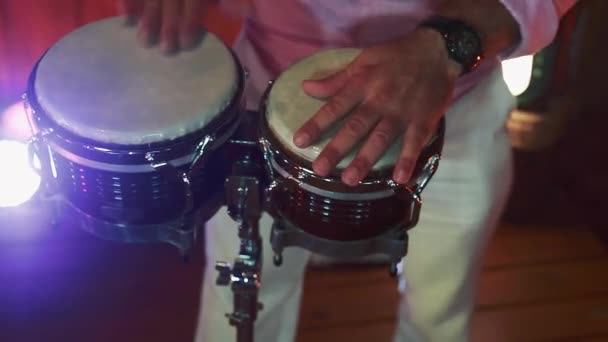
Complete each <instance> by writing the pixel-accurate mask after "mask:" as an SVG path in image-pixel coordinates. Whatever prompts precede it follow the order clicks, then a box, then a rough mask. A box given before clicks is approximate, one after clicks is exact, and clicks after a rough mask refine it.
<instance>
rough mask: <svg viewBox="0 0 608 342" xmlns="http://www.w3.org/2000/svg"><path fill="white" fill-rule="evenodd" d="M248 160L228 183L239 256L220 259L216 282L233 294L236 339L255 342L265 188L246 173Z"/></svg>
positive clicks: (230, 317)
mask: <svg viewBox="0 0 608 342" xmlns="http://www.w3.org/2000/svg"><path fill="white" fill-rule="evenodd" d="M248 164H249V163H248V162H247V161H240V162H237V164H236V169H237V170H236V175H234V176H230V177H228V179H227V180H226V184H225V186H226V187H225V190H226V204H227V206H228V213H229V215H230V216H231V217H232V219H233V220H235V221H236V222H237V223H238V232H239V239H240V248H239V255H238V257H237V258H236V259H235V261H234V264H233V265H231V264H229V263H226V262H217V263H216V266H215V269H216V270H217V271H218V272H219V275H218V278H217V281H216V283H217V285H220V286H228V285H230V286H231V288H232V291H233V293H234V312H233V313H230V314H226V317H227V318H228V320H229V322H230V325H232V326H235V327H236V329H237V342H253V340H254V330H253V327H254V323H255V320H256V319H257V313H258V311H259V310H261V309H262V304H261V303H259V302H258V289H259V287H260V278H261V270H262V237H261V235H260V231H259V221H260V218H261V216H262V197H261V194H262V192H263V191H262V189H261V185H260V181H259V179H258V178H257V177H255V176H254V175H247V173H248V172H247V171H249V170H251V169H249V170H248V166H249V165H248Z"/></svg>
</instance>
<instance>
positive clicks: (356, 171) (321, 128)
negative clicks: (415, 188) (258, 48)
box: [294, 29, 461, 185]
mask: <svg viewBox="0 0 608 342" xmlns="http://www.w3.org/2000/svg"><path fill="white" fill-rule="evenodd" d="M460 72H461V70H460V66H459V65H458V64H456V63H455V62H452V61H451V60H450V59H449V58H448V56H447V51H446V48H445V43H444V41H443V38H442V37H441V36H440V35H439V34H438V33H436V32H434V31H431V30H426V29H418V30H416V31H414V32H413V33H411V34H410V35H408V36H407V37H405V38H403V39H401V40H398V41H393V42H389V43H386V44H382V45H378V46H374V47H370V48H367V49H364V50H363V51H362V53H361V54H360V55H359V56H358V57H357V58H356V59H355V60H354V61H353V62H352V63H351V64H349V65H348V66H347V67H346V68H345V69H344V70H342V71H340V72H338V73H336V74H334V75H331V76H329V77H327V78H325V79H322V80H317V81H312V80H308V81H304V83H303V88H304V91H305V92H306V93H308V94H309V95H311V96H313V97H317V98H329V100H328V102H327V103H325V104H324V105H323V107H321V109H320V110H319V111H318V112H317V113H316V114H315V115H314V116H313V117H312V118H311V119H310V120H309V121H307V122H306V123H305V124H304V125H303V126H302V128H300V129H299V130H298V131H297V132H296V134H295V135H294V143H295V144H296V146H298V147H300V148H305V147H307V146H309V145H310V144H312V143H314V142H315V141H316V140H317V139H319V138H320V137H321V135H322V134H323V133H324V132H325V131H326V130H328V129H329V128H330V127H331V126H332V125H333V124H335V123H336V122H338V121H339V120H341V119H342V118H344V117H346V118H347V119H346V120H345V121H344V125H343V126H342V127H341V128H340V130H339V131H338V132H337V133H336V135H335V136H334V138H333V139H332V140H331V141H330V142H329V144H328V145H327V146H326V147H325V149H324V150H323V151H322V152H321V154H320V155H319V157H318V158H317V159H316V160H315V161H314V162H313V169H314V171H315V173H317V174H319V175H320V176H326V175H327V174H329V173H330V172H331V170H332V169H334V167H335V166H336V165H337V164H338V163H339V162H340V160H342V159H343V158H344V157H345V156H346V155H347V154H348V153H349V152H350V151H351V150H352V149H353V147H355V145H356V144H357V143H358V142H359V141H361V140H362V139H366V141H365V143H364V144H363V145H362V147H361V149H360V150H359V151H358V153H357V155H356V157H355V158H354V159H353V161H352V163H351V164H350V165H349V166H348V167H347V168H346V169H345V170H344V172H343V173H342V181H343V182H344V183H346V184H348V185H356V184H357V183H359V182H360V181H361V180H363V179H364V178H365V177H366V175H367V174H368V173H369V172H370V170H371V169H372V167H373V166H374V164H375V163H376V162H377V161H378V160H379V159H380V158H381V157H382V155H383V154H384V152H385V151H386V150H387V149H388V148H389V147H390V146H391V144H393V143H394V142H395V140H396V139H397V138H398V137H399V136H400V135H402V134H403V143H402V144H403V145H402V148H401V153H400V156H399V160H398V162H397V164H396V166H395V169H394V173H393V178H394V180H395V181H396V182H398V183H400V184H403V183H406V182H407V181H408V180H409V179H410V178H411V174H412V172H413V169H414V167H415V165H416V162H417V159H418V156H419V155H420V152H421V151H422V149H423V148H424V147H425V145H426V143H427V142H428V141H429V139H430V138H431V136H432V135H433V134H434V132H435V130H436V127H437V124H438V123H439V121H440V119H441V117H442V116H443V114H444V113H445V111H446V109H447V107H448V104H449V101H450V99H451V97H452V92H453V88H454V82H455V80H456V79H457V77H458V76H459V74H460Z"/></svg>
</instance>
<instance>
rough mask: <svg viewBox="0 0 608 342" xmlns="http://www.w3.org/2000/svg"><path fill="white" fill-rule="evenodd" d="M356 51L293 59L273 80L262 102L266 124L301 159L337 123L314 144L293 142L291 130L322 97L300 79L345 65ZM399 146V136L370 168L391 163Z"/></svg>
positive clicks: (309, 156)
mask: <svg viewBox="0 0 608 342" xmlns="http://www.w3.org/2000/svg"><path fill="white" fill-rule="evenodd" d="M360 52H361V50H359V49H334V50H325V51H321V52H319V53H316V54H314V55H312V56H309V57H307V58H304V59H303V60H301V61H299V62H297V63H295V64H294V65H292V66H291V67H289V68H288V69H287V70H286V71H285V72H284V73H282V74H281V75H280V76H279V78H278V79H277V80H276V81H275V82H274V84H273V86H272V89H271V91H270V94H269V96H268V99H267V103H266V105H267V108H266V111H267V113H266V115H267V120H268V125H269V128H270V129H271V131H272V132H273V134H274V135H275V136H276V138H277V139H278V140H279V141H280V142H281V144H283V146H284V147H286V148H287V149H288V150H289V151H290V152H293V153H295V154H296V155H298V156H300V157H302V158H303V159H305V160H308V161H313V160H314V159H316V157H317V156H318V155H319V154H320V153H321V151H322V150H323V148H324V147H325V146H326V145H327V143H329V141H330V140H331V138H332V137H333V136H334V135H335V134H336V132H337V130H338V129H339V127H335V128H333V129H332V130H330V131H329V132H327V133H326V134H325V135H324V136H323V137H322V138H321V139H320V140H319V141H318V142H317V143H316V144H314V145H312V146H310V147H308V148H305V149H301V148H299V147H297V146H296V145H295V144H294V143H293V135H294V133H295V132H296V131H297V130H298V129H299V128H300V127H301V126H302V125H303V124H304V123H305V122H306V121H307V120H308V119H310V118H311V117H312V116H313V115H314V114H315V113H316V112H317V111H318V110H319V109H320V108H321V106H322V105H323V104H324V101H322V100H319V99H315V98H313V97H311V96H309V95H307V94H306V93H305V92H304V91H303V90H302V81H303V80H306V79H320V78H323V77H326V76H328V75H331V74H332V73H333V72H335V71H338V70H340V69H341V68H343V67H345V66H346V65H348V64H349V63H350V62H351V61H352V60H353V59H354V58H355V57H357V56H358V55H359V53H360ZM337 126H339V125H337ZM359 147H360V146H358V147H356V148H355V149H354V151H352V152H351V154H349V155H348V156H347V157H346V158H344V159H343V160H342V161H341V162H340V163H339V164H338V168H339V169H344V168H346V167H347V166H348V164H349V163H350V162H351V161H352V160H353V158H354V156H355V155H356V152H357V150H358V149H359ZM400 149H401V139H397V141H396V142H395V143H394V144H393V145H392V146H391V147H390V148H389V149H388V151H387V152H386V153H385V154H384V156H383V157H382V158H381V159H380V160H378V162H377V163H376V164H375V165H374V170H378V169H381V168H384V167H390V166H394V165H395V163H396V161H397V158H398V157H399V152H400Z"/></svg>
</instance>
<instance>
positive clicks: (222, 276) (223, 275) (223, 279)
mask: <svg viewBox="0 0 608 342" xmlns="http://www.w3.org/2000/svg"><path fill="white" fill-rule="evenodd" d="M215 270H216V271H218V275H217V279H216V281H215V283H216V284H217V285H219V286H228V285H230V284H232V265H230V263H227V262H223V261H218V262H216V263H215Z"/></svg>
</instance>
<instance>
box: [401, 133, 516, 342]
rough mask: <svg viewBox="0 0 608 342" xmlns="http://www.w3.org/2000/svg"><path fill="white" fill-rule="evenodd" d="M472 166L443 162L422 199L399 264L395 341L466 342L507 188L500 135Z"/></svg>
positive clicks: (507, 157) (507, 160) (507, 154)
mask: <svg viewBox="0 0 608 342" xmlns="http://www.w3.org/2000/svg"><path fill="white" fill-rule="evenodd" d="M490 145H491V146H490V147H489V148H488V150H487V151H486V152H485V153H483V154H480V155H479V156H478V157H475V158H474V159H475V160H468V161H454V160H450V159H449V156H446V158H445V159H444V160H442V162H441V164H440V167H439V170H438V171H437V173H436V175H435V177H434V178H433V180H432V181H431V182H430V183H429V186H428V188H427V189H426V190H425V192H424V193H423V199H424V204H423V206H422V211H421V216H420V222H419V224H418V226H416V227H415V228H414V229H412V230H411V231H410V242H409V252H408V255H407V256H406V257H405V259H404V262H403V273H404V277H405V279H404V280H405V293H404V296H403V298H402V300H401V303H400V306H399V320H398V323H397V331H396V337H395V341H398V342H412V341H433V342H459V341H468V339H469V329H470V318H471V313H472V310H473V304H474V295H475V290H476V289H475V285H476V283H477V280H478V276H479V273H480V271H481V264H480V263H481V256H482V253H483V252H484V248H485V246H486V243H487V241H488V238H489V236H490V235H491V233H492V232H493V230H494V227H495V226H496V224H497V223H498V219H499V216H500V214H501V211H502V209H503V206H504V204H505V201H506V198H507V196H508V190H509V188H510V185H511V176H512V174H511V151H510V147H509V143H508V138H507V136H506V134H505V133H504V132H500V133H499V134H497V136H496V137H495V140H494V141H493V142H491V144H490Z"/></svg>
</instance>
